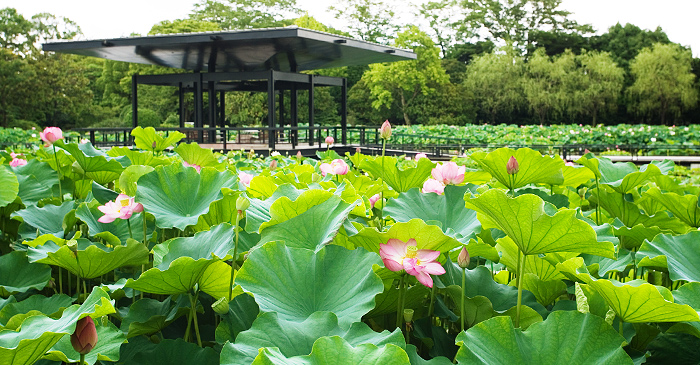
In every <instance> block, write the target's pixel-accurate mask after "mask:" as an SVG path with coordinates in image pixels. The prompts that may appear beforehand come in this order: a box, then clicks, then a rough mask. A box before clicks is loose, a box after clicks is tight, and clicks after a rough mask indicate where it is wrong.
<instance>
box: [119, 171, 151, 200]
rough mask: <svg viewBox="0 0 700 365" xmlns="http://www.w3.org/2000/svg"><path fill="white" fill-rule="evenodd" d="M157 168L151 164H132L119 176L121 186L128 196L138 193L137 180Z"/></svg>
mask: <svg viewBox="0 0 700 365" xmlns="http://www.w3.org/2000/svg"><path fill="white" fill-rule="evenodd" d="M153 170H155V169H154V168H153V167H151V166H144V165H131V166H129V167H127V168H126V169H124V171H123V172H122V174H121V175H120V176H119V188H120V189H121V190H122V192H123V193H124V194H126V195H128V196H134V195H136V182H137V181H138V180H139V178H140V177H141V176H143V175H146V174H147V173H149V172H153Z"/></svg>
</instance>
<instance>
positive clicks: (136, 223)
mask: <svg viewBox="0 0 700 365" xmlns="http://www.w3.org/2000/svg"><path fill="white" fill-rule="evenodd" d="M98 206H99V203H97V202H96V201H93V202H91V203H81V204H80V205H79V206H78V209H76V210H75V216H76V217H77V218H79V219H80V220H81V221H83V222H84V223H85V224H86V225H87V227H88V232H89V233H90V234H91V235H93V236H96V237H100V238H104V239H106V240H108V241H109V239H110V238H111V237H116V238H117V241H118V242H112V244H114V245H115V246H117V245H123V244H126V241H128V240H129V238H133V239H136V240H143V214H144V213H136V214H134V215H132V216H131V218H129V222H127V220H125V219H115V220H114V222H112V223H101V222H99V221H98V219H100V217H102V216H103V215H104V213H102V212H101V211H100V210H99V209H98V208H97V207H98ZM129 224H131V234H132V235H133V237H132V236H131V235H130V234H129ZM154 229H155V224H154V223H153V220H147V221H146V235H147V237H150V236H151V235H152V234H153V231H154Z"/></svg>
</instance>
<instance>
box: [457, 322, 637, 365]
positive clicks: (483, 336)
mask: <svg viewBox="0 0 700 365" xmlns="http://www.w3.org/2000/svg"><path fill="white" fill-rule="evenodd" d="M624 342H625V339H624V338H623V337H622V336H620V335H619V334H618V333H617V332H616V331H615V330H614V329H613V328H612V327H611V326H610V325H609V324H607V323H605V321H604V320H603V319H601V318H600V317H597V316H594V315H591V314H583V313H578V312H575V311H556V312H553V313H552V314H550V315H549V317H547V320H545V321H544V322H540V323H535V324H533V325H532V326H530V328H529V329H528V330H527V331H524V332H523V331H521V330H520V329H517V328H514V327H513V322H512V321H511V319H510V318H508V317H495V318H492V319H489V320H487V321H484V322H482V323H479V324H477V325H476V326H474V327H472V328H470V329H469V330H468V331H465V332H462V333H460V334H459V335H457V344H458V345H460V346H461V348H460V349H459V352H457V357H456V360H457V363H458V364H604V363H607V364H632V359H631V358H630V357H629V355H627V353H625V351H624V350H623V349H622V344H623V343H624Z"/></svg>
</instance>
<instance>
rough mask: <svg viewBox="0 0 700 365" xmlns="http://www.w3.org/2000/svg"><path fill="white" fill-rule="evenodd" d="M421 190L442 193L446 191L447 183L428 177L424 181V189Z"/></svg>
mask: <svg viewBox="0 0 700 365" xmlns="http://www.w3.org/2000/svg"><path fill="white" fill-rule="evenodd" d="M421 191H422V192H424V193H436V194H437V195H442V194H443V193H444V192H445V185H442V183H441V182H439V181H437V180H435V179H428V180H425V182H424V183H423V189H422V190H421Z"/></svg>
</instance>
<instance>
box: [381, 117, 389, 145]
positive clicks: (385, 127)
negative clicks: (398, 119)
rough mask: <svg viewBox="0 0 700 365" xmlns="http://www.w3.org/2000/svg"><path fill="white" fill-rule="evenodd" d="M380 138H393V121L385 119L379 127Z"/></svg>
mask: <svg viewBox="0 0 700 365" xmlns="http://www.w3.org/2000/svg"><path fill="white" fill-rule="evenodd" d="M379 138H381V139H383V140H388V139H389V138H391V123H389V120H388V119H387V120H385V121H384V123H383V124H382V126H381V128H379Z"/></svg>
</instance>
